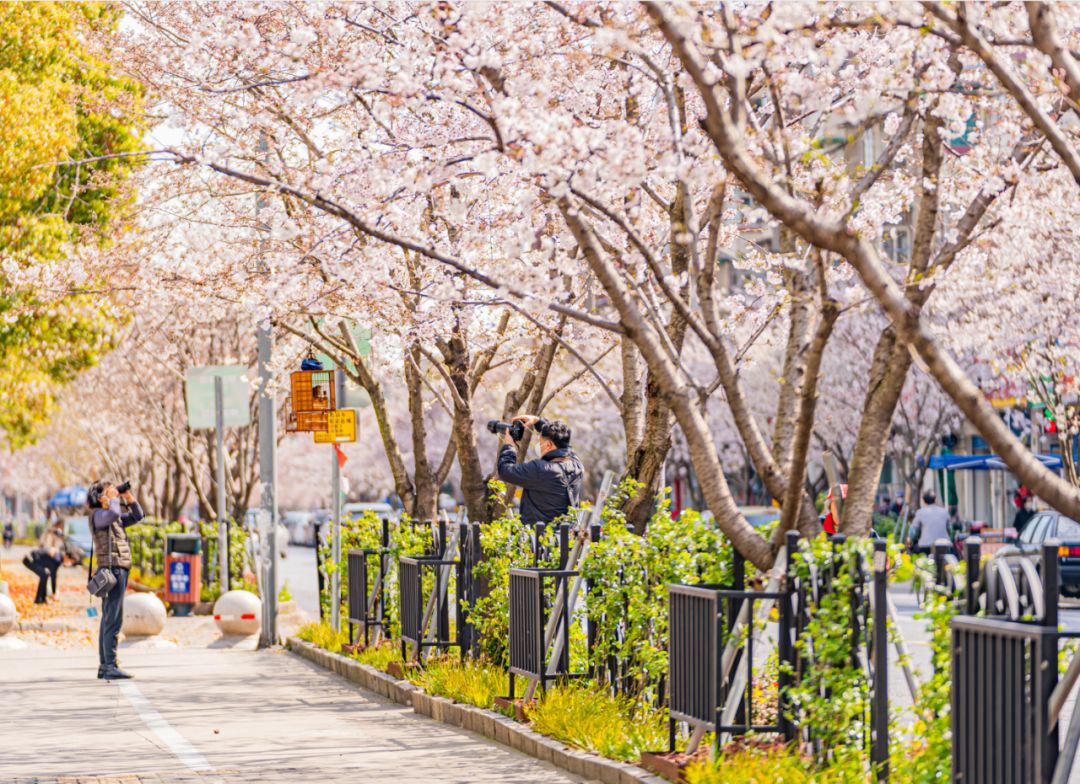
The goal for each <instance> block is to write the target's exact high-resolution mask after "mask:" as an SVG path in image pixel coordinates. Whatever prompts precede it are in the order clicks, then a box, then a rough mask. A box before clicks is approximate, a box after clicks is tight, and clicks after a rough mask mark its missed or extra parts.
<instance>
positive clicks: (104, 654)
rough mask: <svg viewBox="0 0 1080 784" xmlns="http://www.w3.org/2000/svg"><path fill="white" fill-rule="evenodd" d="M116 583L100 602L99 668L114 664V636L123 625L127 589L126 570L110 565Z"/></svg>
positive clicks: (113, 665)
mask: <svg viewBox="0 0 1080 784" xmlns="http://www.w3.org/2000/svg"><path fill="white" fill-rule="evenodd" d="M109 571H111V572H112V573H113V575H114V576H115V577H116V585H114V586H113V587H112V590H111V591H109V592H108V593H107V594H105V598H104V599H102V602H101V632H100V634H98V663H99V666H100V667H101V669H105V668H107V667H115V666H116V637H117V635H118V634H120V627H121V626H123V625H124V592H125V591H127V581H128V570H127V569H120V568H118V567H115V566H114V567H112V568H111V569H110V570H109Z"/></svg>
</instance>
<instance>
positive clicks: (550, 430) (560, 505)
mask: <svg viewBox="0 0 1080 784" xmlns="http://www.w3.org/2000/svg"><path fill="white" fill-rule="evenodd" d="M513 421H514V422H515V423H517V422H520V423H522V425H524V426H525V427H528V428H530V429H531V430H532V431H533V432H534V433H536V434H537V435H538V436H539V437H540V444H539V450H540V458H539V459H538V460H530V461H529V462H527V463H518V462H517V441H515V440H514V438H513V436H512V435H511V430H512V428H507V427H506V426H505V425H503V426H502V427H501V428H500V429H501V430H502V441H503V447H502V449H500V450H499V479H501V480H502V481H504V482H506V483H507V484H510V485H517V486H518V487H520V488H522V493H521V521H522V522H523V523H526V524H528V525H532V524H534V523H550V522H551V521H552V520H555V519H556V518H558V517H561V516H562V515H564V514H566V513H567V512H568V511H569V510H570V507H572V506H577V504H578V503H579V501H580V498H581V480H582V478H583V477H584V476H585V469H584V468H583V467H582V465H581V461H580V460H578V458H577V455H575V454H574V453H573V451H572V450H571V449H570V428H569V427H568V426H567V425H566V424H565V423H564V422H559V421H548V420H546V419H541V418H540V417H537V416H532V415H526V416H519V417H515V418H514V420H513Z"/></svg>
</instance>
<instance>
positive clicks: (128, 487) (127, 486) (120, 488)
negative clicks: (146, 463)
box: [116, 482, 131, 495]
mask: <svg viewBox="0 0 1080 784" xmlns="http://www.w3.org/2000/svg"><path fill="white" fill-rule="evenodd" d="M130 490H131V482H124V484H122V485H117V486H116V492H118V493H119V494H120V495H123V494H124V493H127V492H129V491H130Z"/></svg>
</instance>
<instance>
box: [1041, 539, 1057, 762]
mask: <svg viewBox="0 0 1080 784" xmlns="http://www.w3.org/2000/svg"><path fill="white" fill-rule="evenodd" d="M1060 545H1061V542H1060V541H1058V540H1057V539H1049V540H1047V541H1046V542H1043V546H1042V564H1041V566H1042V570H1041V571H1042V588H1043V602H1044V604H1045V605H1046V613H1045V615H1044V616H1043V619H1042V626H1043V628H1045V629H1046V630H1047V631H1048V632H1050V633H1048V634H1044V635H1043V636H1042V637H1041V638H1040V639H1039V660H1038V663H1039V678H1038V679H1036V684H1038V686H1039V688H1038V689H1037V691H1036V694H1037V695H1038V701H1037V702H1036V703H1035V710H1036V711H1037V719H1038V720H1037V726H1039V727H1040V728H1041V729H1042V732H1041V733H1040V735H1041V736H1042V744H1043V752H1042V776H1043V781H1047V782H1049V781H1050V780H1051V779H1052V778H1053V777H1054V768H1056V767H1057V757H1058V747H1059V738H1058V735H1059V730H1058V728H1059V727H1060V726H1061V723H1060V722H1055V723H1054V728H1053V729H1052V730H1050V731H1047V727H1048V726H1049V713H1048V709H1049V705H1050V697H1051V696H1052V695H1053V693H1054V689H1055V688H1056V687H1057V683H1058V634H1057V631H1058V602H1059V599H1060V591H1061V575H1060V569H1059V564H1058V547H1059V546H1060Z"/></svg>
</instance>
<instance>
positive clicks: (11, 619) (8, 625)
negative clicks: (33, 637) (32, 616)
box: [0, 593, 19, 637]
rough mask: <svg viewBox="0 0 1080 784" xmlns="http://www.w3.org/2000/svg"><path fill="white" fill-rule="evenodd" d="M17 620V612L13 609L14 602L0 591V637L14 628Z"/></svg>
mask: <svg viewBox="0 0 1080 784" xmlns="http://www.w3.org/2000/svg"><path fill="white" fill-rule="evenodd" d="M17 620H19V613H18V611H17V610H16V609H15V602H13V601H12V600H11V597H10V596H8V595H7V594H6V593H0V637H3V636H4V635H5V634H7V633H8V632H10V631H11V630H12V629H14V628H15V621H17Z"/></svg>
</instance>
